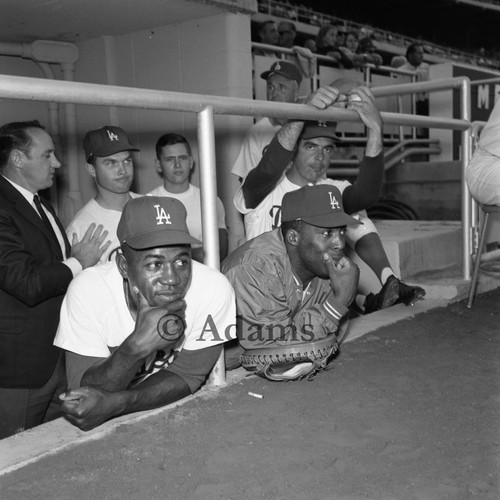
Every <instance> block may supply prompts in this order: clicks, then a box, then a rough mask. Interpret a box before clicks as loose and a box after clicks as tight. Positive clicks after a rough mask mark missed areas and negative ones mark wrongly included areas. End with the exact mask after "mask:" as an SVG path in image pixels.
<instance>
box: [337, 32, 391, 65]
mask: <svg viewBox="0 0 500 500" xmlns="http://www.w3.org/2000/svg"><path fill="white" fill-rule="evenodd" d="M345 40H346V44H345V45H344V46H343V47H342V46H341V47H339V50H340V51H341V52H342V53H343V55H344V57H345V58H346V59H349V60H350V61H352V63H353V66H354V67H355V68H360V67H362V66H364V65H365V64H367V63H372V64H375V65H376V66H379V65H380V64H382V57H381V56H380V55H379V54H377V53H376V52H375V45H374V43H373V41H372V40H371V39H366V38H364V39H363V40H362V43H361V42H360V41H359V39H358V35H357V33H356V32H355V31H350V32H349V33H347V35H346V37H345ZM367 40H368V41H367ZM360 47H361V51H360Z"/></svg>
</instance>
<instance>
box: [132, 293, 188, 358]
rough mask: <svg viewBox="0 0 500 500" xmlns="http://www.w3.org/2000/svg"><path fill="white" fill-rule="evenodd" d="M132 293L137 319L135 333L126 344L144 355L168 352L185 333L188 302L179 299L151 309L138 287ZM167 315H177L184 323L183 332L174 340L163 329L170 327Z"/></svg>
mask: <svg viewBox="0 0 500 500" xmlns="http://www.w3.org/2000/svg"><path fill="white" fill-rule="evenodd" d="M132 293H133V294H134V296H135V299H136V304H137V318H136V321H135V328H134V331H133V332H132V334H131V335H130V336H129V337H128V338H127V339H126V340H125V342H124V343H125V344H130V345H131V346H132V348H133V350H134V351H135V352H141V353H143V354H144V355H148V354H150V353H152V352H155V351H158V350H166V349H167V348H168V347H171V346H173V345H174V344H175V343H177V340H178V338H179V337H180V336H182V334H183V333H184V326H185V321H186V301H185V300H184V299H177V300H174V301H172V302H168V303H166V304H164V305H162V306H161V307H151V306H150V305H149V304H148V302H147V300H146V299H145V297H144V295H142V293H141V292H140V291H139V289H138V288H137V287H133V289H132ZM167 314H175V315H176V316H178V317H179V318H180V319H181V320H182V321H183V326H182V327H181V328H182V331H181V332H179V333H180V335H179V337H177V338H176V339H174V340H169V339H168V335H165V332H164V329H163V328H164V327H166V328H168V325H167V324H165V323H164V318H165V316H166V315H167ZM172 326H174V325H172Z"/></svg>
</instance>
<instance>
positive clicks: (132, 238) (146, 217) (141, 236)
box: [116, 196, 201, 250]
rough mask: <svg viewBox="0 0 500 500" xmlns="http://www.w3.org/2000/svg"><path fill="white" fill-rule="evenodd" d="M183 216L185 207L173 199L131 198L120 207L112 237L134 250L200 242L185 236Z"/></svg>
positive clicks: (158, 197)
mask: <svg viewBox="0 0 500 500" xmlns="http://www.w3.org/2000/svg"><path fill="white" fill-rule="evenodd" d="M186 216H187V212H186V207H184V205H183V204H182V203H181V202H180V201H179V200H176V199H175V198H168V197H164V196H141V197H139V198H132V199H131V200H129V201H128V202H127V203H126V205H125V207H124V208H123V212H122V215H121V217H120V222H119V223H118V229H117V230H116V234H117V236H118V240H119V242H120V245H123V244H126V245H128V246H129V247H131V248H134V249H136V250H141V249H144V248H154V247H163V246H167V245H192V244H193V243H194V244H199V243H201V242H200V241H199V240H197V239H196V238H193V237H192V236H191V235H190V234H189V231H188V228H187V225H186Z"/></svg>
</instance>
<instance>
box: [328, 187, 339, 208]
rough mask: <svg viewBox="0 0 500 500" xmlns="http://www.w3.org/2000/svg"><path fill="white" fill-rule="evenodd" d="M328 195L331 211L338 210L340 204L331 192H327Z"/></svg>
mask: <svg viewBox="0 0 500 500" xmlns="http://www.w3.org/2000/svg"><path fill="white" fill-rule="evenodd" d="M328 194H329V195H330V205H331V206H332V208H333V210H335V209H337V210H340V203H339V202H338V201H337V198H335V195H334V194H333V193H332V192H331V191H328Z"/></svg>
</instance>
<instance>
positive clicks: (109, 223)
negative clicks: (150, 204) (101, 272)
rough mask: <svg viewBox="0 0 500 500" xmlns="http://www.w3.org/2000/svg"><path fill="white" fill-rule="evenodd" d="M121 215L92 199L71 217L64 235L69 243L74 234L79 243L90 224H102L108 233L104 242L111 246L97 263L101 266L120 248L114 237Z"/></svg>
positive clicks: (133, 194)
mask: <svg viewBox="0 0 500 500" xmlns="http://www.w3.org/2000/svg"><path fill="white" fill-rule="evenodd" d="M129 194H130V197H131V198H138V197H139V196H142V195H140V194H136V193H132V192H129ZM121 215H122V213H121V211H120V210H111V209H109V208H104V207H102V206H101V205H99V203H97V201H95V199H94V198H92V199H91V200H90V201H89V202H88V203H87V204H86V205H84V206H83V207H82V208H81V209H80V210H79V211H78V212H77V214H76V215H75V216H74V217H73V220H72V221H71V222H70V223H69V225H68V227H67V228H66V235H67V236H68V239H69V242H70V243H71V242H72V241H73V234H74V233H76V236H77V237H78V241H81V239H82V238H83V235H84V234H85V232H86V231H87V229H88V228H89V226H90V224H92V223H95V224H97V225H99V224H102V225H103V226H104V230H105V231H107V232H108V236H107V237H106V241H107V240H111V245H110V246H109V247H108V249H107V250H106V251H105V252H104V254H103V255H102V257H101V259H100V261H99V262H100V263H101V264H102V263H104V262H107V260H108V257H109V254H110V253H111V252H112V251H113V250H114V249H115V248H118V247H119V246H120V242H119V241H118V237H117V236H116V230H117V229H118V222H120V217H121Z"/></svg>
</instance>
